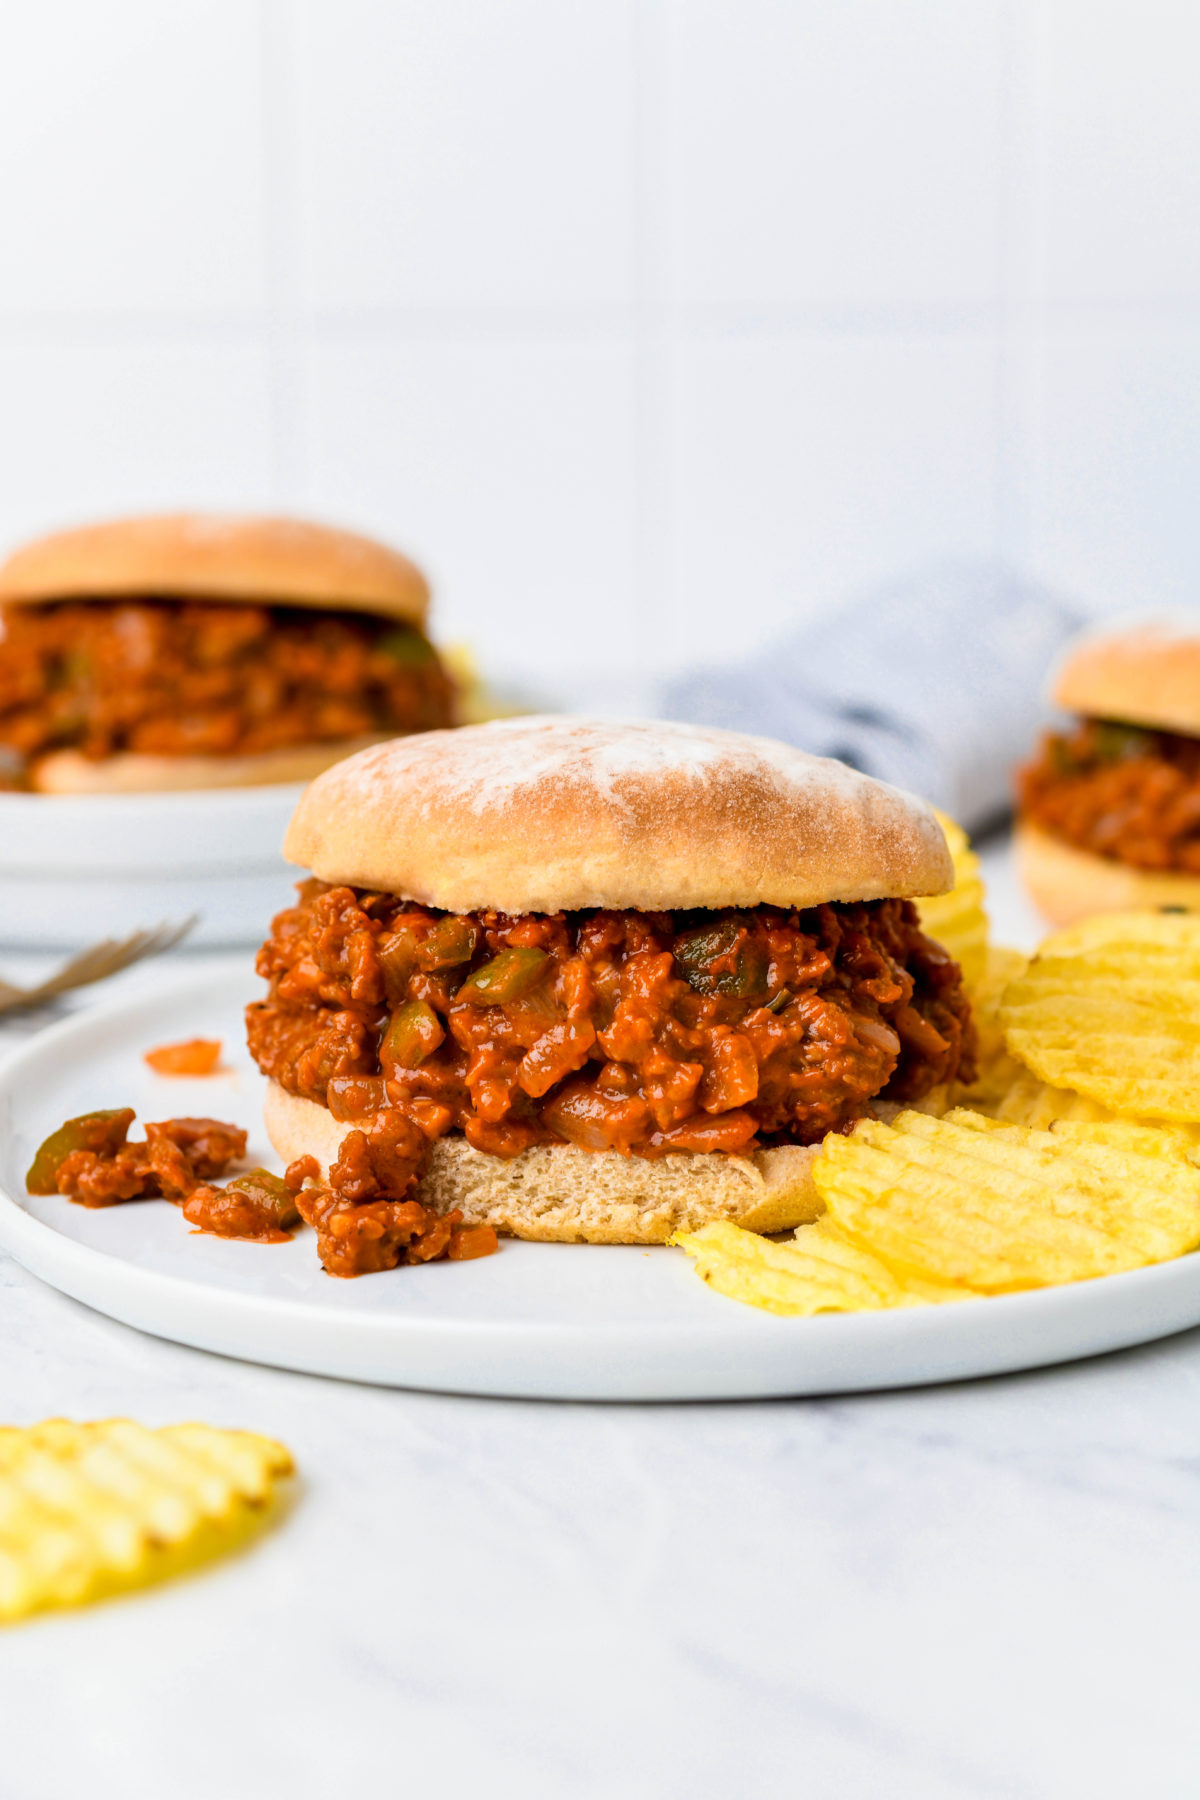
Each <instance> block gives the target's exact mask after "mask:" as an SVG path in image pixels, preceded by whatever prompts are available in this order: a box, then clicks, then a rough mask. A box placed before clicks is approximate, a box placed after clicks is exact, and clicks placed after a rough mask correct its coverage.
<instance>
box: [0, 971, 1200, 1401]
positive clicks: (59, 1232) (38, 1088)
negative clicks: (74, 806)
mask: <svg viewBox="0 0 1200 1800" xmlns="http://www.w3.org/2000/svg"><path fill="white" fill-rule="evenodd" d="M257 985H258V984H257V983H256V981H255V979H254V977H253V975H252V974H251V972H250V969H249V967H248V966H246V965H244V964H240V965H239V966H238V967H236V968H231V967H229V966H228V965H223V966H222V967H221V968H219V969H217V970H215V971H214V970H210V971H208V972H206V973H205V974H204V975H202V976H196V975H192V976H190V977H189V978H188V979H187V980H186V981H175V982H173V983H172V984H170V985H169V986H168V985H167V984H165V983H164V987H163V990H162V992H161V994H159V995H158V996H156V997H154V998H152V999H148V1000H142V1001H137V1002H129V1001H126V1002H125V1003H123V1004H122V1005H119V1006H113V1007H109V1008H104V1009H99V1008H98V1009H96V1010H95V1011H94V1012H89V1013H87V1014H86V1015H85V1016H83V1017H82V1018H79V1019H73V1020H68V1021H67V1022H66V1023H65V1024H63V1025H59V1026H57V1027H55V1028H54V1029H53V1030H51V1031H47V1032H45V1033H43V1034H42V1035H41V1036H39V1037H37V1038H35V1039H34V1040H33V1041H32V1042H31V1043H29V1044H28V1045H26V1046H25V1047H23V1048H22V1049H21V1050H19V1051H18V1052H17V1053H16V1055H14V1056H13V1057H11V1058H10V1059H9V1061H8V1062H7V1063H6V1064H5V1065H4V1067H3V1069H2V1070H0V1133H2V1146H3V1147H2V1150H0V1186H2V1188H3V1190H4V1191H3V1193H2V1194H0V1243H3V1245H4V1247H5V1248H7V1249H8V1250H10V1251H11V1252H12V1254H13V1255H14V1256H15V1257H17V1259H18V1260H19V1261H20V1262H22V1263H24V1264H25V1266H26V1267H27V1268H29V1269H31V1270H32V1271H33V1272H34V1274H36V1275H40V1276H41V1277H42V1279H43V1280H44V1281H48V1282H50V1283H51V1285H52V1286H54V1287H57V1288H60V1289H61V1290H62V1291H63V1292H64V1293H67V1294H72V1295H74V1296H75V1298H76V1299H78V1300H82V1301H84V1302H85V1303H86V1304H87V1305H89V1306H93V1307H96V1308H97V1309H98V1310H99V1311H100V1312H104V1313H108V1314H109V1315H110V1316H111V1317H112V1318H115V1319H121V1320H123V1321H125V1323H127V1324H130V1325H136V1326H138V1327H139V1328H140V1329H141V1330H143V1331H148V1332H152V1333H154V1334H155V1335H156V1336H159V1337H165V1338H172V1339H174V1340H175V1341H177V1342H179V1343H183V1344H193V1345H196V1346H198V1347H199V1348H201V1349H204V1350H216V1351H221V1352H223V1353H224V1354H226V1355H229V1356H238V1357H244V1358H246V1359H248V1360H250V1361H253V1362H263V1363H273V1364H278V1365H280V1366H281V1367H284V1368H292V1369H304V1370H308V1371H310V1372H312V1373H314V1374H319V1375H338V1376H347V1377H351V1378H353V1379H356V1380H359V1381H373V1382H380V1383H384V1384H387V1385H392V1386H398V1387H424V1388H439V1389H443V1390H446V1391H449V1392H454V1393H471V1394H504V1395H514V1396H529V1397H535V1398H545V1399H564V1400H725V1399H737V1398H758V1397H763V1396H769V1395H782V1394H821V1393H836V1392H839V1391H846V1390H852V1389H861V1388H881V1387H901V1386H908V1385H910V1384H913V1383H920V1382H931V1381H947V1380H958V1379H961V1378H963V1377H966V1376H974V1375H990V1374H998V1373H1001V1372H1003V1371H1006V1370H1010V1369H1024V1368H1031V1367H1036V1366H1037V1365H1039V1364H1043V1363H1052V1362H1061V1361H1068V1360H1070V1359H1071V1358H1074V1357H1080V1356H1091V1355H1094V1354H1095V1353H1096V1352H1098V1351H1104V1350H1117V1349H1121V1348H1123V1347H1125V1346H1126V1345H1129V1344H1137V1343H1143V1342H1146V1341H1148V1340H1149V1339H1151V1338H1156V1337H1165V1336H1167V1335H1168V1334H1169V1333H1171V1332H1173V1331H1181V1330H1183V1329H1184V1328H1185V1327H1187V1326H1189V1325H1195V1324H1197V1323H1200V1257H1198V1256H1188V1257H1184V1258H1182V1259H1181V1260H1180V1261H1178V1262H1173V1263H1166V1264H1163V1265H1161V1266H1159V1267H1157V1268H1153V1269H1140V1270H1138V1271H1136V1272H1135V1273H1134V1274H1131V1275H1117V1276H1110V1277H1108V1278H1107V1279H1105V1280H1102V1281H1093V1282H1084V1283H1079V1284H1078V1285H1076V1286H1074V1287H1066V1288H1051V1289H1047V1290H1044V1291H1042V1292H1040V1293H1033V1294H1018V1295H1014V1296H1012V1297H1009V1298H1005V1299H1001V1300H977V1301H969V1302H966V1303H964V1304H962V1305H958V1306H945V1307H938V1306H931V1307H929V1308H927V1309H925V1308H916V1309H913V1310H911V1311H904V1312H894V1313H858V1314H845V1315H828V1316H824V1317H820V1318H815V1319H777V1318H773V1317H771V1316H770V1315H769V1314H766V1313H761V1312H756V1311H755V1310H754V1309H753V1308H751V1307H746V1306H741V1305H739V1304H738V1303H737V1302H736V1301H732V1300H726V1299H725V1298H723V1296H721V1295H719V1294H714V1293H712V1292H710V1290H709V1289H708V1288H706V1287H705V1286H704V1285H703V1284H702V1283H701V1282H700V1281H699V1280H698V1279H697V1278H696V1276H695V1275H694V1274H693V1273H692V1271H691V1268H690V1265H689V1264H688V1262H687V1259H686V1258H685V1257H684V1256H683V1254H682V1252H680V1251H677V1250H667V1249H654V1250H640V1249H634V1248H620V1247H603V1248H597V1247H595V1246H591V1245H586V1244H578V1245H576V1244H518V1243H513V1242H504V1243H502V1245H501V1248H500V1252H499V1254H498V1255H496V1256H492V1257H485V1258H483V1259H482V1260H481V1261H479V1262H472V1263H430V1264H426V1265H424V1266H421V1267H415V1268H401V1269H396V1270H393V1271H392V1272H391V1273H389V1274H384V1275H370V1276H366V1277H363V1278H362V1279H361V1280H358V1281H345V1282H343V1281H335V1280H332V1279H330V1277H328V1276H326V1275H324V1274H323V1273H322V1271H321V1269H320V1267H319V1265H318V1263H317V1258H316V1252H315V1249H314V1244H313V1238H312V1234H311V1233H310V1232H308V1231H307V1230H303V1231H301V1232H299V1233H297V1235H296V1237H295V1239H294V1240H293V1241H292V1242H291V1243H289V1244H282V1245H258V1244H241V1243H235V1242H224V1241H222V1240H220V1239H217V1238H211V1237H203V1236H198V1235H194V1234H192V1233H190V1232H189V1231H188V1229H187V1227H186V1226H185V1224H184V1222H183V1220H182V1218H181V1217H180V1214H179V1212H178V1211H177V1210H176V1208H174V1207H172V1206H169V1205H167V1204H166V1203H165V1202H164V1201H158V1200H149V1201H143V1202H134V1203H131V1204H129V1205H126V1206H117V1207H112V1208H110V1209H107V1210H105V1211H99V1212H89V1211H87V1210H85V1209H84V1208H82V1207H79V1206H73V1205H72V1204H70V1202H68V1201H66V1200H63V1199H60V1198H58V1197H52V1198H48V1199H32V1198H30V1197H28V1196H27V1195H26V1194H25V1191H24V1180H23V1175H24V1171H25V1169H26V1168H27V1166H28V1164H29V1161H30V1158H31V1157H32V1154H33V1151H34V1149H35V1147H36V1146H37V1144H38V1143H39V1141H40V1140H41V1138H42V1137H44V1136H45V1135H46V1133H47V1132H49V1131H50V1130H52V1129H53V1128H54V1127H55V1126H56V1125H59V1124H61V1122H62V1121H63V1119H65V1118H67V1117H69V1116H71V1115H74V1114H77V1113H80V1112H85V1111H88V1110H90V1109H92V1108H94V1107H100V1106H122V1105H130V1106H136V1107H137V1109H138V1117H139V1119H140V1120H145V1119H147V1118H150V1119H154V1118H164V1117H168V1116H170V1115H171V1114H187V1113H208V1114H212V1115H215V1116H216V1117H217V1118H227V1119H232V1120H236V1121H237V1122H238V1123H240V1124H243V1125H246V1126H248V1127H249V1128H250V1131H251V1154H252V1155H253V1156H254V1158H255V1159H256V1160H258V1161H262V1162H264V1163H267V1164H268V1165H269V1166H274V1167H278V1162H277V1161H276V1160H275V1159H273V1158H272V1157H271V1154H270V1151H269V1150H268V1148H267V1144H266V1140H265V1138H264V1136H263V1132H262V1126H261V1122H260V1111H259V1108H260V1098H261V1090H262V1081H261V1077H260V1076H259V1075H258V1073H257V1071H256V1070H254V1069H253V1067H252V1065H251V1064H250V1062H249V1060H248V1058H247V1057H246V1055H245V1053H244V1051H243V1050H242V1048H241V1044H242V1030H241V1008H242V1004H243V1002H244V1001H245V1000H246V999H248V998H251V997H252V996H253V994H254V992H255V990H256V988H257ZM193 1035H199V1036H212V1037H221V1038H222V1039H223V1040H224V1043H225V1047H226V1060H227V1061H228V1062H229V1063H230V1064H231V1065H232V1067H231V1072H230V1073H228V1074H225V1075H220V1076H216V1077H212V1078H209V1079H207V1080H168V1079H165V1078H163V1077H159V1076H155V1075H154V1074H152V1073H151V1071H150V1070H149V1069H147V1067H146V1066H145V1064H144V1063H143V1062H142V1060H141V1055H142V1052H143V1051H144V1050H146V1049H147V1048H149V1047H150V1046H152V1045H154V1044H158V1043H163V1042H169V1041H171V1040H175V1039H179V1038H184V1037H191V1036H193Z"/></svg>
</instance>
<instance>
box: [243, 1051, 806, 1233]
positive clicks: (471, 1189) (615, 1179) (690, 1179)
mask: <svg viewBox="0 0 1200 1800" xmlns="http://www.w3.org/2000/svg"><path fill="white" fill-rule="evenodd" d="M263 1117H264V1119H265V1121H266V1127H267V1136H268V1137H269V1138H270V1140H271V1143H272V1144H273V1145H274V1147H275V1149H276V1151H277V1152H278V1154H279V1155H280V1156H281V1157H282V1158H283V1160H284V1162H285V1163H290V1162H294V1161H295V1159H296V1158H297V1157H298V1156H315V1157H316V1159H317V1161H318V1162H319V1163H320V1165H321V1170H322V1173H323V1174H324V1173H327V1172H328V1169H329V1164H330V1163H331V1162H332V1161H333V1159H334V1157H335V1156H336V1155H337V1153H338V1148H339V1146H340V1144H341V1141H342V1139H343V1138H344V1137H345V1136H346V1133H347V1132H349V1131H353V1129H354V1127H353V1125H345V1124H341V1123H339V1121H338V1120H337V1119H335V1118H334V1116H333V1114H332V1113H331V1112H328V1111H326V1109H325V1107H323V1106H318V1105H317V1104H316V1102H315V1101H312V1100H301V1099H298V1098H297V1097H296V1095H294V1094H288V1093H285V1092H284V1090H283V1089H282V1088H281V1087H280V1086H279V1085H278V1083H276V1082H274V1081H273V1082H271V1084H270V1085H269V1087H268V1089H267V1095H266V1100H265V1102H264V1105H263ZM819 1148H820V1146H819V1145H816V1144H813V1145H808V1146H802V1145H787V1146H785V1147H784V1148H783V1149H781V1150H760V1151H758V1152H757V1154H756V1155H754V1156H711V1155H697V1156H682V1155H680V1156H663V1157H660V1158H658V1159H657V1160H656V1161H655V1162H647V1161H646V1159H645V1158H644V1157H638V1156H621V1155H619V1154H618V1153H617V1151H615V1150H598V1151H593V1150H576V1149H575V1148H574V1146H573V1145H570V1144H562V1145H559V1144H535V1145H534V1146H533V1148H532V1149H531V1150H523V1151H522V1152H521V1154H520V1155H519V1156H514V1157H512V1158H511V1159H505V1158H504V1157H500V1156H486V1155H484V1154H483V1152H482V1151H479V1150H472V1148H471V1146H470V1144H468V1143H467V1141H466V1139H465V1138H462V1137H459V1136H457V1135H456V1136H453V1137H445V1138H439V1140H438V1141H437V1143H435V1144H434V1146H433V1149H432V1152H431V1154H430V1159H429V1169H428V1171H427V1173H426V1174H425V1176H424V1178H423V1179H422V1181H421V1182H420V1184H419V1186H418V1188H417V1198H418V1199H419V1200H421V1201H422V1203H423V1204H424V1205H426V1206H431V1207H432V1208H433V1209H434V1211H435V1212H439V1213H446V1212H450V1211H451V1210H452V1209H453V1208H454V1207H458V1208H459V1210H460V1211H461V1212H462V1215H463V1218H464V1220H465V1221H466V1223H467V1224H468V1225H494V1226H495V1228H496V1230H497V1231H501V1232H504V1233H505V1234H506V1235H507V1236H509V1237H520V1238H533V1239H535V1240H536V1241H538V1242H541V1243H568V1244H580V1243H586V1244H665V1243H666V1241H667V1239H668V1238H669V1237H670V1236H671V1233H672V1232H674V1231H696V1230H698V1229H699V1227H700V1226H701V1225H707V1224H708V1223H709V1221H710V1220H712V1219H728V1220H730V1221H731V1222H732V1223H733V1224H735V1225H744V1226H745V1227H746V1228H747V1230H749V1231H790V1230H791V1229H792V1228H793V1227H794V1226H796V1225H803V1224H805V1223H806V1222H807V1221H808V1220H809V1219H815V1218H816V1217H817V1215H818V1213H820V1212H821V1211H822V1210H823V1208H822V1205H821V1200H820V1197H819V1195H818V1194H817V1190H816V1186H815V1184H814V1182H813V1178H812V1165H813V1162H814V1161H815V1160H816V1157H817V1153H818V1150H819Z"/></svg>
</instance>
